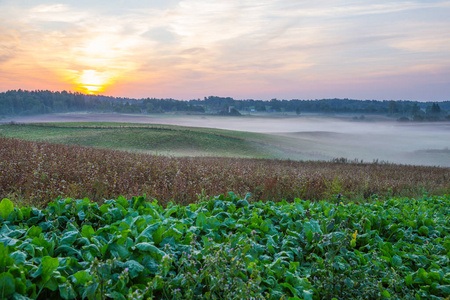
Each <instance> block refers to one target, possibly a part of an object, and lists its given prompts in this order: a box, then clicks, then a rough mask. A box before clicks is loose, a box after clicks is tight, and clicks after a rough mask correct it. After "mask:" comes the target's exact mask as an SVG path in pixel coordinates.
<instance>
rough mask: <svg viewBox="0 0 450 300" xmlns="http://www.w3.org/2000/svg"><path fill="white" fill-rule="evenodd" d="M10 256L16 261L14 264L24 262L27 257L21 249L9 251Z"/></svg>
mask: <svg viewBox="0 0 450 300" xmlns="http://www.w3.org/2000/svg"><path fill="white" fill-rule="evenodd" d="M10 256H11V258H13V259H14V260H15V262H16V265H19V264H24V263H25V262H26V259H27V254H26V253H25V252H22V251H16V252H14V253H11V255H10Z"/></svg>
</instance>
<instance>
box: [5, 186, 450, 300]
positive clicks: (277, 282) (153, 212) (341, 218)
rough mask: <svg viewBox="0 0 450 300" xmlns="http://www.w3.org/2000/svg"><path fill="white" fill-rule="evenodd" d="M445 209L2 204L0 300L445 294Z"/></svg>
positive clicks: (448, 288) (429, 201)
mask: <svg viewBox="0 0 450 300" xmlns="http://www.w3.org/2000/svg"><path fill="white" fill-rule="evenodd" d="M449 205H450V198H449V196H444V197H424V198H422V199H417V200H415V199H408V198H391V199H388V200H387V201H385V202H381V201H374V202H373V203H367V204H364V205H357V204H354V203H348V204H343V203H342V202H341V203H331V202H326V201H320V202H309V201H302V200H299V199H295V200H294V201H293V202H292V203H287V202H285V201H282V202H278V203H274V202H266V203H262V202H254V203H249V201H247V199H246V198H244V199H243V198H239V197H237V196H235V195H234V194H232V193H230V196H229V197H224V196H223V195H222V196H219V197H215V198H214V199H211V200H209V201H206V202H198V203H193V204H190V205H186V206H182V205H174V204H172V203H171V204H169V205H168V206H167V207H163V206H161V205H159V204H158V203H157V202H156V201H152V202H150V201H146V199H145V198H144V197H133V198H132V199H130V200H127V199H126V198H124V197H119V198H117V199H116V200H108V201H106V202H105V203H104V204H102V205H98V204H97V203H92V202H91V201H90V200H89V199H88V198H85V199H83V200H72V199H59V200H56V201H54V202H52V203H49V205H48V206H47V207H46V208H45V209H43V210H39V209H36V208H32V207H14V205H13V203H12V202H11V201H9V200H7V199H4V200H2V201H1V203H0V212H1V213H0V220H1V227H0V287H1V288H0V298H1V299H82V298H83V299H86V298H87V299H89V300H94V299H173V300H181V299H274V300H275V299H277V300H278V299H286V300H287V299H291V300H300V299H304V300H313V299H442V300H444V299H448V295H450V263H449V253H450V252H449V251H450V238H449V236H450V235H449V234H450V227H449V222H448V216H449V213H450V210H449V207H450V206H449ZM24 297H27V298H24ZM446 297H447V298H446Z"/></svg>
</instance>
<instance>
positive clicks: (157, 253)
mask: <svg viewBox="0 0 450 300" xmlns="http://www.w3.org/2000/svg"><path fill="white" fill-rule="evenodd" d="M136 248H138V249H139V250H141V251H145V252H149V253H150V255H151V256H152V257H154V258H157V259H158V260H161V258H162V256H163V255H164V254H165V253H164V252H163V251H161V250H159V249H158V248H157V247H155V246H153V245H152V244H150V243H139V244H137V245H136Z"/></svg>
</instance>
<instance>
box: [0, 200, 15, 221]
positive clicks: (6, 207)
mask: <svg viewBox="0 0 450 300" xmlns="http://www.w3.org/2000/svg"><path fill="white" fill-rule="evenodd" d="M13 212H14V204H13V203H12V202H11V200H9V199H6V198H4V199H3V200H2V202H0V216H1V217H2V219H3V220H6V219H7V218H8V217H9V215H10V214H11V213H13Z"/></svg>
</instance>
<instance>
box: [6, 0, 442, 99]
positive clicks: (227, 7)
mask: <svg viewBox="0 0 450 300" xmlns="http://www.w3.org/2000/svg"><path fill="white" fill-rule="evenodd" d="M449 16H450V1H433V0H431V1H386V0H381V1H368V0H367V1H366V0H360V1H358V0H356V1H331V0H316V1H302V0H281V1H269V0H261V1H250V0H248V1H247V0H227V1H215V0H214V1H200V0H182V1H176V0H164V1H156V0H152V1H141V0H128V1H125V0H122V1H118V0H116V1H114V0H108V1H106V0H98V1H91V0H75V1H61V2H56V1H24V0H0V91H6V90H10V89H19V88H22V89H32V90H34V89H49V90H71V91H81V92H84V93H94V94H96V93H102V94H105V95H113V96H126V97H135V98H141V97H162V98H168V97H172V98H176V99H193V98H203V97H204V96H209V95H218V96H231V97H235V98H237V99H247V98H254V99H271V98H278V99H283V98H284V99H293V98H297V99H320V98H334V97H337V98H355V99H379V100H382V99H410V100H419V101H425V100H432V101H438V100H450V17H449Z"/></svg>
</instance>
